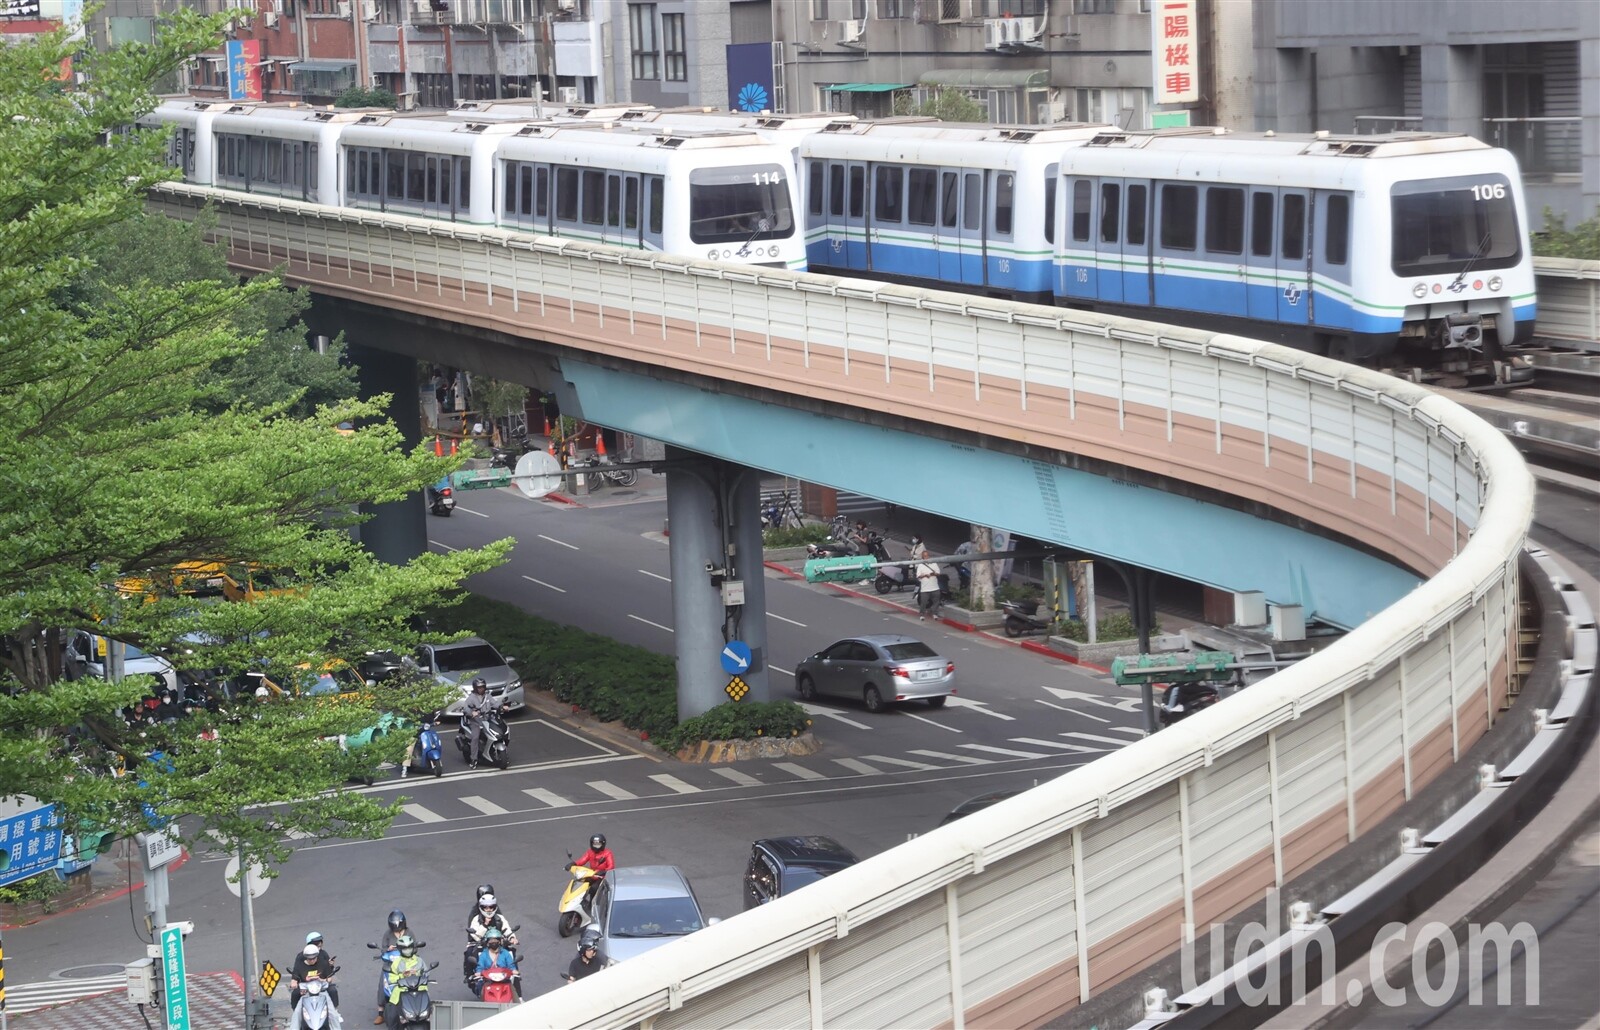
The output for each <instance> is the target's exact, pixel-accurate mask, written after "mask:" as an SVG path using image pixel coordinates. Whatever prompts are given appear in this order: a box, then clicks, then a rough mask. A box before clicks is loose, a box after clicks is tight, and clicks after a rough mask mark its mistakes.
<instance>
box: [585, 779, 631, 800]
mask: <svg viewBox="0 0 1600 1030" xmlns="http://www.w3.org/2000/svg"><path fill="white" fill-rule="evenodd" d="M589 786H591V787H593V788H594V789H595V790H598V791H599V792H600V793H602V794H604V795H605V796H606V797H608V798H615V799H616V800H618V801H633V800H635V799H637V798H638V797H639V795H637V794H635V793H634V792H633V791H631V790H623V789H622V788H621V787H619V786H617V785H616V784H615V783H611V782H609V781H607V780H590V781H589Z"/></svg>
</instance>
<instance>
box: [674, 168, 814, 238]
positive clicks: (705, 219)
mask: <svg viewBox="0 0 1600 1030" xmlns="http://www.w3.org/2000/svg"><path fill="white" fill-rule="evenodd" d="M793 232H794V212H793V211H792V210H791V209H790V207H789V179H788V176H787V175H786V174H785V172H784V170H783V168H782V167H780V166H778V165H746V166H744V167H742V168H697V169H695V170H694V171H691V172H690V173H689V238H690V239H691V240H693V241H694V242H695V243H744V242H746V241H755V240H777V239H783V238H785V237H788V236H789V235H791V234H792V233H793Z"/></svg>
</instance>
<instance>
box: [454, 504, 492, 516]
mask: <svg viewBox="0 0 1600 1030" xmlns="http://www.w3.org/2000/svg"><path fill="white" fill-rule="evenodd" d="M455 510H456V511H464V512H466V513H467V514H468V515H476V516H478V518H480V519H486V518H488V517H489V516H487V515H485V514H484V513H483V512H481V511H473V510H472V509H471V508H463V507H462V506H461V505H459V504H458V505H456V507H455Z"/></svg>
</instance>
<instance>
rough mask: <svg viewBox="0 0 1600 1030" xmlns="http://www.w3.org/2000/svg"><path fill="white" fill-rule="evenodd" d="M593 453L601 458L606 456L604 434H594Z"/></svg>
mask: <svg viewBox="0 0 1600 1030" xmlns="http://www.w3.org/2000/svg"><path fill="white" fill-rule="evenodd" d="M594 452H595V454H597V455H599V456H600V457H602V458H604V457H605V456H606V437H605V434H604V433H596V434H594Z"/></svg>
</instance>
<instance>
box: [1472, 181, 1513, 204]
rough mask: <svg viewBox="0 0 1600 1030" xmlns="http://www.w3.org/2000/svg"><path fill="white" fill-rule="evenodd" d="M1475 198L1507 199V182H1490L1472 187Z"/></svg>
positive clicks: (1473, 197)
mask: <svg viewBox="0 0 1600 1030" xmlns="http://www.w3.org/2000/svg"><path fill="white" fill-rule="evenodd" d="M1472 199H1473V200H1504V199H1506V184H1505V183H1503V182H1489V183H1484V184H1483V185H1481V186H1474V187H1472Z"/></svg>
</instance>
